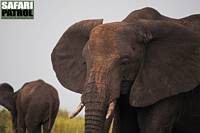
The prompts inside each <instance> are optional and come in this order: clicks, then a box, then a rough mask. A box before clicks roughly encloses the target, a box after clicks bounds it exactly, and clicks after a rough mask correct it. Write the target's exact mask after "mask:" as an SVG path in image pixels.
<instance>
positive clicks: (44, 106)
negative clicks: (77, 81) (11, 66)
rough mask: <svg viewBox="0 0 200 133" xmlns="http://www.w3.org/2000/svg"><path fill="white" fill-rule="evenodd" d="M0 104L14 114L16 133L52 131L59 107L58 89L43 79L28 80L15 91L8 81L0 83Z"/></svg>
mask: <svg viewBox="0 0 200 133" xmlns="http://www.w3.org/2000/svg"><path fill="white" fill-rule="evenodd" d="M0 105H2V106H4V107H5V108H7V109H8V110H9V111H10V112H11V115H12V123H13V130H14V133H25V132H26V129H27V131H28V133H41V126H42V125H43V133H50V131H51V129H52V126H53V124H54V121H55V118H56V116H57V113H58V108H59V98H58V93H57V91H56V89H55V88H54V87H53V86H51V85H49V84H47V83H45V82H44V81H43V80H36V81H32V82H28V83H26V84H24V85H23V87H22V88H21V89H20V90H18V91H16V92H14V90H13V88H12V86H11V85H9V84H8V83H2V84H0Z"/></svg>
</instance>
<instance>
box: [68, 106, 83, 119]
mask: <svg viewBox="0 0 200 133" xmlns="http://www.w3.org/2000/svg"><path fill="white" fill-rule="evenodd" d="M84 106H85V105H84V104H83V103H82V102H81V103H80V104H79V105H78V107H77V109H76V111H75V112H73V113H72V114H71V115H70V116H69V118H70V119H72V118H74V117H75V116H77V115H78V114H79V112H81V110H82V109H83V107H84Z"/></svg>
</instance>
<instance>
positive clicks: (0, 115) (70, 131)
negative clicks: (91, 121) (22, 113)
mask: <svg viewBox="0 0 200 133" xmlns="http://www.w3.org/2000/svg"><path fill="white" fill-rule="evenodd" d="M83 130H84V119H83V118H82V117H77V118H75V119H72V120H70V119H69V117H68V112H67V111H62V110H61V111H59V113H58V116H57V118H56V121H55V123H54V127H53V130H52V133H83ZM0 133H12V123H11V115H10V113H9V112H8V111H6V110H0Z"/></svg>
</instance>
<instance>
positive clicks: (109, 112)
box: [106, 101, 116, 119]
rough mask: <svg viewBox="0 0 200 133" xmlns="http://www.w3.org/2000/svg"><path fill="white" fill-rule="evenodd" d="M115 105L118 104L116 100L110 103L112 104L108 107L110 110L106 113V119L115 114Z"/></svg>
mask: <svg viewBox="0 0 200 133" xmlns="http://www.w3.org/2000/svg"><path fill="white" fill-rule="evenodd" d="M115 106H116V101H113V102H111V103H110V105H109V107H108V112H107V114H106V119H109V118H110V117H111V116H113V114H114V110H115Z"/></svg>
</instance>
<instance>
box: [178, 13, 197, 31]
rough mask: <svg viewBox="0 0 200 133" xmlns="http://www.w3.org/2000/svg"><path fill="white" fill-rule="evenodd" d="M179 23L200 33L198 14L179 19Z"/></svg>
mask: <svg viewBox="0 0 200 133" xmlns="http://www.w3.org/2000/svg"><path fill="white" fill-rule="evenodd" d="M180 23H181V24H183V25H185V26H187V27H189V28H190V29H192V30H194V31H195V32H197V33H198V34H200V14H195V15H191V16H188V17H185V18H182V19H180Z"/></svg>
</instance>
